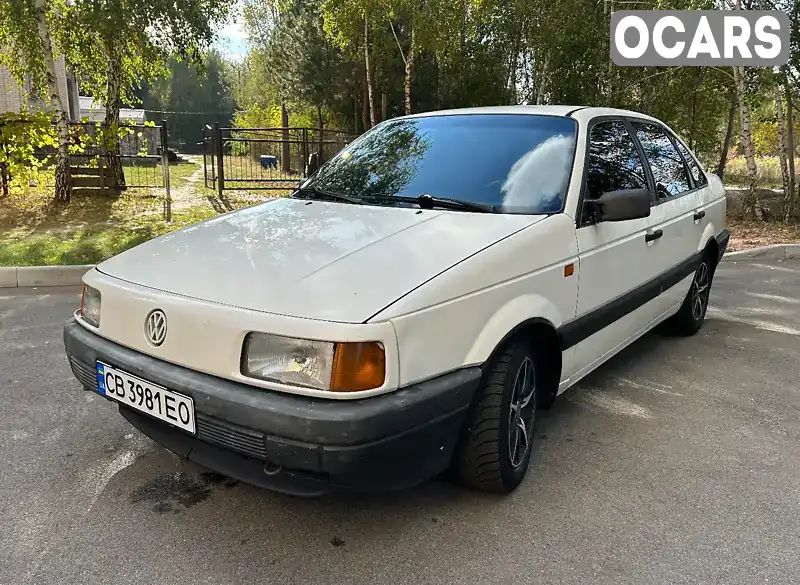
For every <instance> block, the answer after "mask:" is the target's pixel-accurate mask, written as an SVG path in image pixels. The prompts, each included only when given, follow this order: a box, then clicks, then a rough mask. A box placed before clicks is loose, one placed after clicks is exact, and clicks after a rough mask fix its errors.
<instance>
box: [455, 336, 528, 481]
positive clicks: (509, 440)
mask: <svg viewBox="0 0 800 585" xmlns="http://www.w3.org/2000/svg"><path fill="white" fill-rule="evenodd" d="M538 362H539V360H538V358H537V355H536V353H535V352H533V351H532V349H531V347H530V346H529V344H527V343H523V342H522V341H517V342H512V343H511V344H509V345H508V346H506V347H505V348H504V349H503V350H502V351H501V352H500V353H499V354H498V355H497V356H496V357H495V358H494V359H493V360H492V362H491V363H490V364H488V366H487V367H488V369H487V371H486V373H485V374H484V379H483V381H482V382H481V387H480V388H479V389H478V394H479V395H478V398H477V403H476V404H475V406H474V408H473V409H472V410H471V412H470V415H469V420H468V421H467V428H466V429H465V432H464V435H463V436H462V439H461V442H460V445H459V448H458V452H457V453H456V457H455V461H454V464H455V471H456V473H457V476H458V478H459V480H460V482H461V483H462V484H464V485H466V486H468V487H471V488H474V489H478V490H481V491H488V492H497V493H509V492H511V491H513V490H514V489H515V488H516V487H517V486H518V485H519V484H520V482H521V481H522V479H523V478H524V477H525V473H526V471H527V470H528V464H529V462H530V458H531V446H532V442H533V437H534V424H535V422H536V402H537V401H536V398H537V374H538V373H540V372H542V369H541V367H540V365H539V363H538Z"/></svg>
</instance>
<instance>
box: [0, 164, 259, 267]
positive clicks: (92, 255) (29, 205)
mask: <svg viewBox="0 0 800 585" xmlns="http://www.w3.org/2000/svg"><path fill="white" fill-rule="evenodd" d="M197 173H202V166H201V165H200V164H197V163H193V164H181V165H171V166H170V186H171V192H172V197H173V214H172V217H173V221H172V223H169V224H168V223H167V222H166V221H165V220H164V217H163V211H164V191H163V189H138V188H137V189H128V190H126V191H125V192H124V193H123V194H122V195H121V196H119V197H101V196H96V195H91V196H78V195H76V196H74V197H73V199H72V201H71V202H70V203H69V204H66V205H63V204H53V202H52V190H51V189H49V188H47V189H35V188H32V189H29V190H28V191H27V192H22V191H12V192H11V193H10V194H9V196H8V197H6V198H0V266H48V265H72V264H95V263H97V262H100V261H102V260H105V259H106V258H110V257H111V256H113V255H115V254H118V253H120V252H122V251H124V250H126V249H128V248H131V247H133V246H136V245H138V244H140V243H142V242H145V241H147V240H149V239H151V238H154V237H156V236H159V235H161V234H164V233H167V232H169V231H172V230H176V229H180V228H182V227H185V226H187V225H191V224H193V223H196V222H198V221H202V220H204V219H208V218H210V217H213V216H214V215H217V214H218V213H223V212H226V211H230V210H233V209H238V208H240V207H245V206H247V205H252V204H254V203H257V202H259V201H261V200H263V199H265V198H267V197H269V196H270V194H269V193H264V192H259V193H246V192H243V193H238V192H226V193H225V194H224V196H223V198H219V197H218V196H217V194H216V193H215V192H213V191H212V190H210V189H206V188H205V187H204V185H203V178H202V174H201V175H200V176H199V180H197V179H198V176H197ZM193 175H194V178H193V180H190V177H192V176H193ZM273 195H274V194H273Z"/></svg>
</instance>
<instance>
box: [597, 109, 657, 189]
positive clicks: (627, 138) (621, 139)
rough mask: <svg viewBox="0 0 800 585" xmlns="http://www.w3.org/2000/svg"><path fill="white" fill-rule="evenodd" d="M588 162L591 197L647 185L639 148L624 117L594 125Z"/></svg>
mask: <svg viewBox="0 0 800 585" xmlns="http://www.w3.org/2000/svg"><path fill="white" fill-rule="evenodd" d="M586 164H587V166H588V172H587V175H586V198H588V199H597V198H598V197H600V196H601V195H602V194H603V193H608V192H609V191H617V190H620V189H642V188H646V187H647V178H646V175H645V172H644V166H643V165H642V160H641V158H640V157H639V151H638V150H637V149H636V144H635V143H634V142H633V139H632V138H631V135H630V134H629V133H628V129H627V128H626V127H625V123H624V122H622V121H619V120H609V121H607V122H598V123H597V124H595V125H594V126H592V132H591V135H590V137H589V156H588V159H587V160H586Z"/></svg>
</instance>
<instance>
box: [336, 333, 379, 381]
mask: <svg viewBox="0 0 800 585" xmlns="http://www.w3.org/2000/svg"><path fill="white" fill-rule="evenodd" d="M385 379H386V354H385V352H384V351H383V346H382V345H381V344H380V343H376V342H374V341H369V342H361V343H337V344H336V347H335V348H334V350H333V369H332V370H331V387H330V388H331V391H333V392H359V391H361V390H373V389H374V388H380V387H381V386H383V382H384V380H385Z"/></svg>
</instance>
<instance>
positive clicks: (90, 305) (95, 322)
mask: <svg viewBox="0 0 800 585" xmlns="http://www.w3.org/2000/svg"><path fill="white" fill-rule="evenodd" d="M81 317H82V318H83V320H84V321H86V322H87V323H88V324H89V325H92V326H93V327H100V291H99V290H97V289H96V288H92V287H91V286H87V285H85V284H84V285H83V294H82V295H81Z"/></svg>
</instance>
